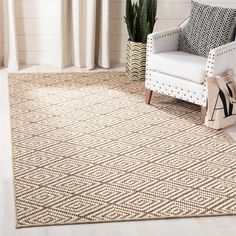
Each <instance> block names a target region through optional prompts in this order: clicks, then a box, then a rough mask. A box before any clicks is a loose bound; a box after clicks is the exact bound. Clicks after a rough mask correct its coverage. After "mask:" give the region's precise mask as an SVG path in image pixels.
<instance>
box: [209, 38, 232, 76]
mask: <svg viewBox="0 0 236 236" xmlns="http://www.w3.org/2000/svg"><path fill="white" fill-rule="evenodd" d="M228 69H232V70H233V71H234V74H235V75H236V41H234V42H231V43H228V44H225V45H223V46H220V47H217V48H214V49H212V50H211V51H210V53H209V57H208V62H207V68H206V76H216V75H223V74H224V73H225V72H226V71H227V70H228Z"/></svg>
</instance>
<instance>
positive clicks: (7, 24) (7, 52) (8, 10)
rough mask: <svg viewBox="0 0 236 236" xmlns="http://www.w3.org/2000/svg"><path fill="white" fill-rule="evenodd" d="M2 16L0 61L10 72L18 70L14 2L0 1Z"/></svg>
mask: <svg viewBox="0 0 236 236" xmlns="http://www.w3.org/2000/svg"><path fill="white" fill-rule="evenodd" d="M0 1H1V9H0V10H1V11H2V12H1V15H2V30H1V41H2V44H1V45H2V48H1V52H2V55H1V59H2V60H1V61H2V66H6V67H8V68H9V69H11V70H18V69H19V63H18V49H17V36H16V15H15V1H14V0H0Z"/></svg>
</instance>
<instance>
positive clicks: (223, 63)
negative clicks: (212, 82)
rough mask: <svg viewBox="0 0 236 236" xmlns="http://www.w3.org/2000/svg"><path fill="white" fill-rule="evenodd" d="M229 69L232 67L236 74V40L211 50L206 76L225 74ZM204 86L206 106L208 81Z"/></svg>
mask: <svg viewBox="0 0 236 236" xmlns="http://www.w3.org/2000/svg"><path fill="white" fill-rule="evenodd" d="M228 69H232V70H233V72H234V74H235V75H236V41H234V42H231V43H228V44H225V45H222V46H220V47H217V48H214V49H212V50H211V51H210V53H209V56H208V61H207V67H206V77H212V76H216V75H223V74H224V73H225V72H226V71H227V70H228ZM235 79H236V78H235ZM203 86H204V91H203V101H204V103H205V105H204V106H206V102H207V87H206V81H205V82H204V84H203Z"/></svg>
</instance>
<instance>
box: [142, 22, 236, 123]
mask: <svg viewBox="0 0 236 236" xmlns="http://www.w3.org/2000/svg"><path fill="white" fill-rule="evenodd" d="M186 25H187V21H186V22H185V23H184V24H182V25H181V26H179V27H176V28H172V29H169V30H167V31H161V32H157V33H153V34H149V35H148V39H147V61H146V80H145V87H146V98H145V100H146V103H147V104H150V101H151V97H152V92H153V91H154V92H158V93H163V94H165V95H169V96H172V97H176V98H178V99H182V100H185V101H188V102H191V103H195V104H197V105H200V106H201V117H202V119H204V117H205V114H206V107H207V91H206V85H205V78H206V77H207V76H215V75H220V74H223V73H225V71H226V70H227V69H229V68H231V69H233V71H234V73H235V74H236V41H234V42H231V43H229V44H226V45H223V46H221V47H218V48H215V49H212V50H211V51H210V53H209V57H208V58H205V57H201V56H197V55H194V54H189V53H186V52H181V51H178V45H179V41H180V40H181V32H182V31H183V28H184V27H186Z"/></svg>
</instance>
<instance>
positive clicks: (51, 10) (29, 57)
mask: <svg viewBox="0 0 236 236" xmlns="http://www.w3.org/2000/svg"><path fill="white" fill-rule="evenodd" d="M0 1H1V0H0ZM65 1H67V0H65ZM87 1H90V0H87ZM15 2H16V16H17V37H18V44H19V50H20V52H19V56H20V62H21V63H22V64H53V61H54V58H55V44H54V42H55V40H57V38H56V36H55V32H56V31H55V21H56V13H57V10H58V4H57V0H15ZM110 2H111V7H110V20H111V32H110V38H111V62H112V63H123V62H124V61H125V52H126V41H127V33H126V25H125V24H124V21H123V14H124V9H125V0H110ZM201 2H204V3H212V4H216V5H221V6H226V7H236V0H201ZM189 12H190V0H158V22H157V25H156V27H155V30H162V29H165V28H169V27H173V26H177V25H178V24H179V23H180V22H182V21H183V19H185V18H186V17H187V16H188V15H189Z"/></svg>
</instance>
